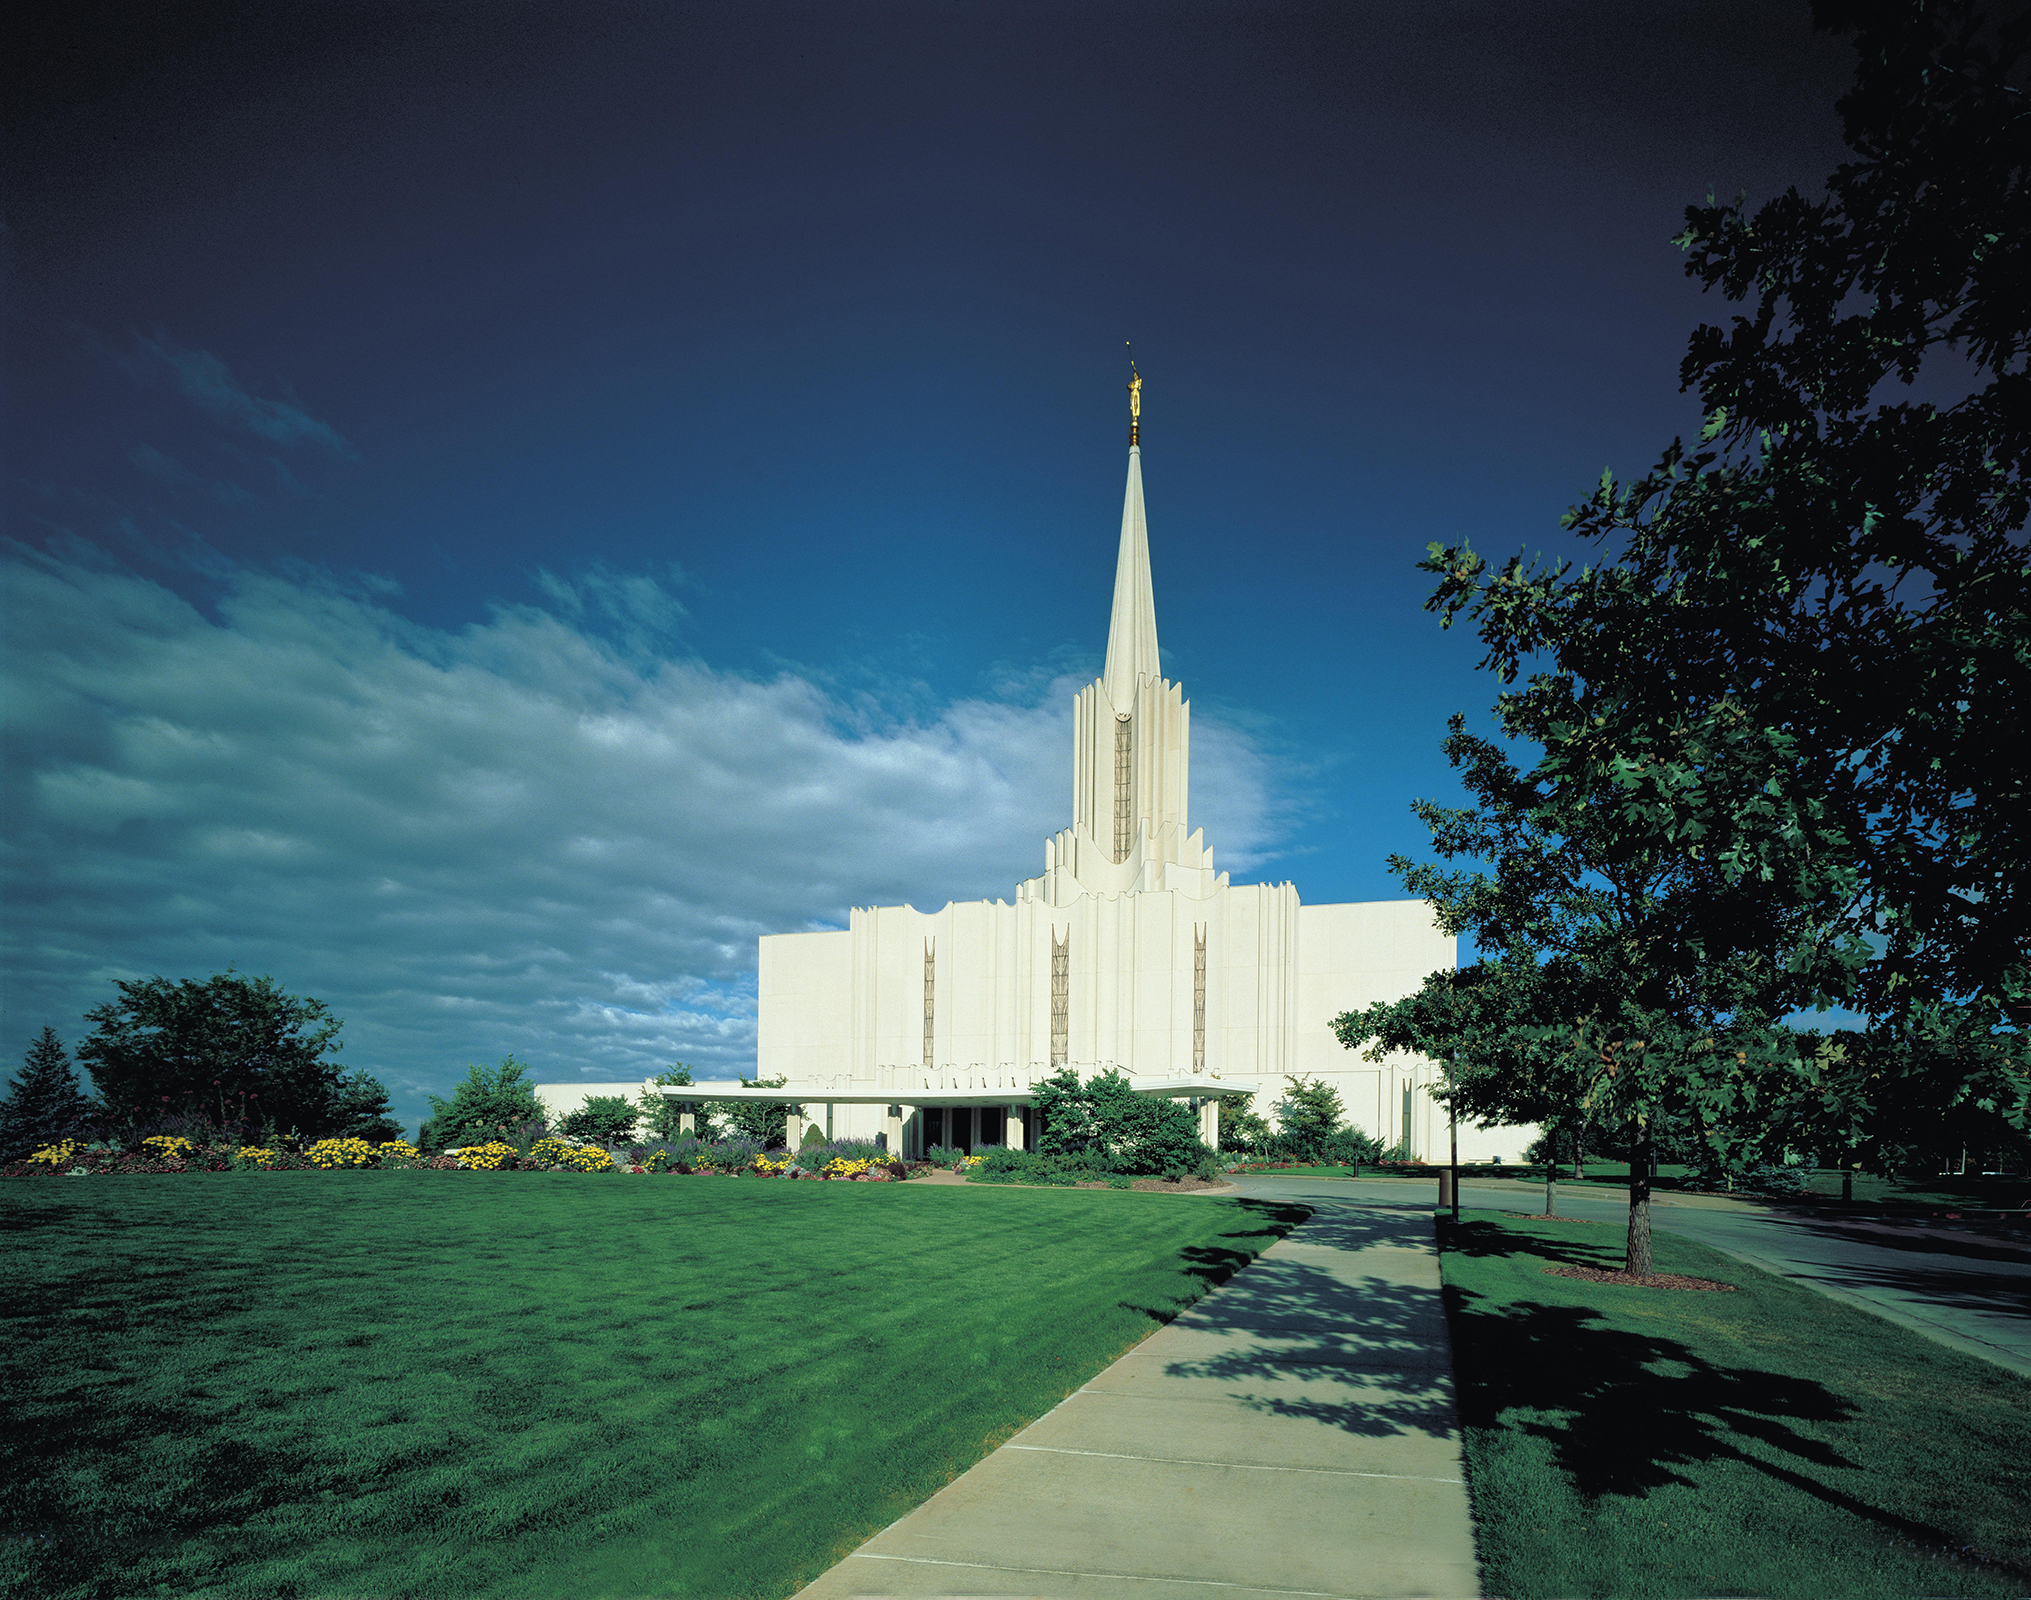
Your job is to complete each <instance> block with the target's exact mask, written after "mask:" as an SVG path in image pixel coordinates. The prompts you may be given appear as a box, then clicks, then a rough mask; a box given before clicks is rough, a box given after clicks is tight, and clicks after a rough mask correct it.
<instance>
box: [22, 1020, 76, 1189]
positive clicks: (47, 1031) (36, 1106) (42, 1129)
mask: <svg viewBox="0 0 2031 1600" xmlns="http://www.w3.org/2000/svg"><path fill="white" fill-rule="evenodd" d="M92 1109H93V1107H92V1102H91V1101H90V1100H88V1099H87V1098H86V1097H85V1095H84V1093H83V1091H82V1090H80V1089H79V1087H78V1075H77V1073H76V1071H75V1070H74V1069H73V1068H72V1067H71V1063H70V1057H69V1056H68V1055H66V1054H65V1053H64V1047H63V1041H62V1040H61V1039H59V1038H58V1037H57V1036H56V1029H54V1028H44V1029H43V1030H42V1032H41V1033H39V1034H37V1035H36V1038H35V1042H34V1043H33V1044H31V1045H30V1046H29V1047H28V1053H27V1055H26V1056H25V1057H24V1058H23V1061H22V1069H21V1076H20V1077H18V1078H10V1079H8V1080H7V1097H6V1098H5V1099H4V1100H0V1160H4V1161H19V1160H20V1159H21V1158H22V1157H23V1156H25V1155H27V1154H28V1152H29V1151H31V1150H35V1149H38V1148H40V1147H41V1146H43V1145H47V1144H53V1143H55V1142H56V1141H57V1140H59V1139H62V1138H64V1137H65V1136H66V1135H68V1134H70V1133H73V1132H75V1131H76V1130H77V1129H78V1127H79V1125H80V1124H81V1123H83V1122H84V1121H85V1119H86V1118H87V1117H88V1116H90V1115H91V1112H92Z"/></svg>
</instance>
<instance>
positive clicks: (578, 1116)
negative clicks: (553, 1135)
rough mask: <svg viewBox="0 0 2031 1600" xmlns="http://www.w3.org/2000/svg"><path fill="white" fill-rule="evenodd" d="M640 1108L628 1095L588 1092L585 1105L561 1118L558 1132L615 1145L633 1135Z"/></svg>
mask: <svg viewBox="0 0 2031 1600" xmlns="http://www.w3.org/2000/svg"><path fill="white" fill-rule="evenodd" d="M641 1115H642V1113H641V1108H640V1107H638V1106H637V1105H636V1104H635V1103H634V1102H633V1101H632V1100H630V1099H629V1098H628V1097H627V1096H626V1095H621V1094H595V1095H588V1096H587V1097H586V1102H585V1104H584V1105H582V1106H580V1107H579V1108H578V1109H577V1110H576V1111H572V1112H568V1113H566V1115H565V1116H564V1117H563V1118H562V1119H561V1120H559V1122H558V1124H557V1131H558V1132H559V1133H561V1134H563V1135H564V1136H565V1137H566V1138H569V1139H594V1140H597V1141H598V1142H599V1143H600V1144H602V1145H607V1146H612V1145H617V1144H619V1143H621V1142H622V1141H623V1140H624V1139H629V1138H632V1137H633V1136H634V1132H635V1124H636V1123H637V1122H638V1121H640V1120H641Z"/></svg>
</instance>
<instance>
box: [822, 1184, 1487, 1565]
mask: <svg viewBox="0 0 2031 1600" xmlns="http://www.w3.org/2000/svg"><path fill="white" fill-rule="evenodd" d="M1464 1476H1465V1475H1464V1473H1463V1472H1462V1471H1461V1467H1460V1445H1459V1437H1458V1432H1457V1429H1456V1427H1455V1423H1454V1417H1453V1396H1452V1353H1451V1347H1450V1344H1449V1342H1448V1339H1447V1334H1446V1324H1445V1314H1444V1311H1443V1309H1442V1308H1441V1305H1440V1301H1439V1263H1438V1252H1437V1249H1436V1247H1435V1246H1434V1244H1433V1239H1432V1224H1431V1219H1430V1217H1429V1216H1417V1215H1409V1216H1406V1215H1405V1214H1404V1213H1402V1212H1394V1213H1392V1212H1389V1211H1384V1210H1379V1209H1378V1210H1366V1209H1363V1208H1360V1207H1356V1206H1335V1205H1333V1204H1332V1203H1331V1202H1325V1203H1324V1209H1322V1210H1321V1211H1320V1212H1319V1213H1318V1214H1317V1215H1315V1216H1314V1217H1313V1218H1312V1219H1311V1220H1310V1221H1309V1222H1307V1223H1306V1224H1305V1225H1304V1226H1303V1227H1302V1228H1300V1229H1298V1230H1297V1231H1296V1232H1295V1233H1293V1234H1291V1235H1290V1236H1289V1237H1288V1238H1286V1239H1284V1240H1281V1241H1280V1242H1278V1243H1277V1244H1275V1245H1273V1246H1271V1247H1270V1248H1269V1249H1268V1250H1267V1251H1265V1252H1264V1253H1263V1255H1262V1256H1261V1257H1260V1258H1259V1259H1258V1260H1257V1261H1256V1262H1255V1263H1254V1264H1253V1265H1251V1266H1249V1267H1248V1268H1246V1269H1245V1270H1244V1271H1242V1272H1240V1273H1239V1274H1237V1275H1236V1276H1235V1277H1234V1278H1232V1279H1231V1280H1230V1281H1229V1282H1228V1283H1227V1284H1226V1285H1224V1286H1223V1287H1222V1288H1220V1289H1218V1290H1216V1291H1215V1292H1214V1293H1213V1294H1211V1295H1209V1296H1207V1298H1206V1299H1204V1300H1202V1301H1200V1302H1199V1304H1198V1305H1196V1306H1194V1307H1193V1308H1192V1309H1191V1310H1190V1311H1188V1312H1186V1313H1185V1314H1184V1315H1183V1316H1181V1317H1179V1318H1178V1319H1177V1320H1176V1321H1175V1322H1173V1323H1171V1324H1169V1325H1168V1326H1167V1327H1164V1328H1161V1329H1159V1330H1158V1331H1157V1332H1156V1333H1154V1334H1152V1335H1151V1336H1150V1337H1149V1338H1148V1339H1145V1340H1144V1341H1143V1342H1142V1343H1141V1344H1139V1345H1137V1346H1136V1347H1135V1349H1133V1350H1131V1351H1130V1352H1129V1353H1128V1354H1127V1355H1125V1356H1123V1357H1122V1358H1121V1359H1120V1360H1119V1361H1117V1362H1115V1363H1114V1365H1113V1366H1111V1367H1109V1368H1108V1369H1107V1370H1106V1371H1104V1372H1102V1373H1100V1374H1099V1375H1098V1376H1097V1377H1095V1378H1094V1379H1093V1381H1092V1382H1090V1383H1088V1384H1087V1385H1086V1386H1085V1387H1084V1388H1083V1389H1080V1390H1079V1391H1078V1392H1077V1393H1075V1394H1073V1395H1072V1396H1070V1397H1069V1398H1068V1399H1066V1400H1065V1401H1064V1402H1063V1403H1062V1404H1061V1405H1059V1406H1058V1407H1057V1408H1056V1409H1055V1410H1053V1411H1051V1412H1050V1413H1049V1414H1048V1415H1046V1416H1044V1417H1042V1418H1041V1419H1039V1420H1038V1421H1037V1422H1035V1423H1033V1424H1032V1425H1031V1426H1030V1427H1029V1428H1027V1429H1025V1430H1024V1431H1023V1432H1022V1433H1020V1434H1018V1435H1017V1436H1016V1437H1015V1438H1014V1439H1012V1440H1010V1441H1009V1442H1008V1443H1007V1444H1005V1445H1003V1446H1002V1447H1001V1448H1000V1449H999V1450H997V1451H995V1452H994V1453H993V1454H992V1455H990V1456H988V1457H987V1459H986V1460H984V1461H982V1462H980V1463H979V1465H977V1466H975V1467H974V1468H973V1469H972V1470H971V1471H969V1472H967V1473H965V1474H964V1475H962V1476H961V1477H960V1478H958V1479H957V1480H955V1481H954V1482H953V1483H951V1484H948V1485H947V1486H946V1487H945V1488H944V1489H942V1490H940V1491H939V1492H938V1493H937V1494H936V1495H934V1496H932V1498H931V1499H929V1500H927V1501H926V1502H925V1503H924V1504H923V1505H921V1506H919V1507H918V1508H917V1509H916V1510H915V1511H912V1512H911V1513H910V1514H909V1515H908V1516H906V1517H904V1518H902V1519H901V1520H900V1521H899V1522H896V1523H894V1524H892V1525H891V1526H890V1527H888V1528H886V1529H884V1530H883V1531H882V1532H881V1533H879V1534H877V1535H876V1536H875V1537H874V1538H872V1539H870V1540H869V1541H868V1542H867V1543H866V1544H864V1545H863V1546H861V1548H860V1549H858V1550H856V1551H855V1552H854V1553H853V1554H852V1555H850V1556H848V1557H847V1558H846V1559H845V1560H844V1561H842V1562H841V1563H840V1564H839V1565H838V1566H836V1567H834V1568H832V1570H831V1571H829V1572H827V1573H825V1574H824V1575H823V1576H821V1577H820V1578H819V1579H818V1580H817V1581H816V1582H815V1583H813V1584H811V1585H810V1586H808V1587H807V1588H805V1589H803V1590H802V1591H800V1593H801V1594H802V1595H803V1596H806V1597H809V1600H833V1597H840V1596H873V1595H899V1596H929V1595H1055V1596H1066V1597H1070V1600H1112V1597H1114V1596H1135V1597H1138V1600H1165V1597H1169V1596H1178V1597H1181V1600H1182V1597H1185V1596H1212V1595H1217V1594H1229V1595H1237V1596H1241V1595H1251V1594H1259V1595H1316V1596H1333V1597H1358V1596H1384V1595H1387V1596H1434V1597H1447V1600H1453V1597H1461V1596H1474V1595H1478V1594H1479V1593H1480V1588H1479V1584H1478V1581H1477V1574H1476V1568H1475V1562H1474V1535H1473V1528H1472V1525H1471V1523H1470V1521H1469V1519H1468V1513H1467V1491H1466V1486H1465V1484H1464V1482H1463V1481H1462V1480H1463V1478H1464Z"/></svg>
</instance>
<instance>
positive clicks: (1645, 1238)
mask: <svg viewBox="0 0 2031 1600" xmlns="http://www.w3.org/2000/svg"><path fill="white" fill-rule="evenodd" d="M1653 1149H1654V1146H1653V1145H1652V1144H1651V1140H1650V1129H1649V1127H1648V1126H1647V1125H1646V1126H1645V1127H1644V1129H1643V1132H1642V1133H1641V1134H1639V1135H1638V1136H1637V1140H1636V1146H1635V1148H1634V1149H1632V1150H1631V1151H1630V1152H1629V1250H1628V1258H1627V1260H1625V1261H1624V1262H1623V1266H1624V1268H1625V1269H1626V1270H1627V1271H1629V1272H1632V1273H1635V1274H1636V1275H1637V1276H1639V1277H1648V1276H1649V1275H1650V1272H1651V1265H1650V1177H1651V1172H1650V1167H1651V1155H1652V1151H1653Z"/></svg>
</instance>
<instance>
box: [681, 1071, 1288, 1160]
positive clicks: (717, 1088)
mask: <svg viewBox="0 0 2031 1600" xmlns="http://www.w3.org/2000/svg"><path fill="white" fill-rule="evenodd" d="M1081 1076H1082V1077H1083V1076H1086V1074H1081ZM645 1087H648V1088H650V1089H652V1090H653V1091H654V1092H655V1093H657V1094H660V1095H662V1096H663V1097H664V1098H665V1099H668V1100H671V1101H674V1102H675V1103H677V1104H678V1105H680V1106H688V1105H693V1104H697V1103H700V1102H706V1101H711V1102H725V1101H746V1102H748V1103H749V1104H755V1105H772V1106H788V1107H789V1108H790V1129H789V1143H790V1147H791V1148H792V1149H795V1148H796V1146H797V1145H798V1143H799V1142H800V1141H801V1140H802V1138H803V1135H804V1126H805V1124H806V1123H809V1122H817V1123H818V1124H819V1126H821V1127H822V1126H828V1125H829V1126H831V1127H832V1128H833V1129H834V1132H835V1136H836V1137H839V1138H861V1139H866V1138H872V1139H874V1140H876V1141H877V1142H878V1143H880V1144H881V1145H882V1147H883V1148H884V1149H886V1150H889V1151H891V1152H893V1153H895V1154H899V1155H908V1156H920V1155H922V1154H923V1153H924V1152H925V1151H926V1150H929V1149H931V1148H933V1147H934V1146H938V1145H944V1146H947V1147H956V1148H958V1149H962V1150H965V1151H966V1152H967V1153H968V1154H971V1153H972V1152H974V1151H976V1150H980V1149H985V1148H993V1147H998V1146H1002V1145H1012V1146H1014V1147H1015V1148H1016V1149H1019V1150H1031V1149H1035V1148H1036V1134H1037V1119H1036V1114H1035V1111H1034V1109H1033V1108H1034V1104H1035V1094H1034V1091H1033V1088H1032V1087H1029V1086H1025V1087H1024V1088H1022V1089H1016V1088H1013V1087H1010V1088H1000V1089H951V1088H946V1089H936V1090H923V1091H917V1092H910V1093H904V1094H903V1095H901V1096H900V1098H898V1097H896V1096H894V1095H890V1094H883V1093H875V1094H866V1093H854V1092H852V1090H851V1089H844V1090H843V1089H842V1087H841V1086H840V1085H838V1084H811V1085H807V1086H803V1088H804V1089H808V1090H809V1093H808V1094H806V1093H804V1092H801V1090H800V1086H799V1085H797V1084H788V1083H786V1084H784V1085H782V1086H781V1087H780V1088H762V1089H758V1088H750V1087H748V1086H746V1085H745V1084H740V1083H691V1084H685V1085H683V1086H682V1087H678V1088H672V1087H669V1086H667V1085H663V1084H651V1085H647V1086H645ZM1135 1089H1136V1092H1137V1093H1138V1094H1149V1095H1156V1096H1159V1097H1161V1098H1164V1099H1171V1100H1182V1101H1184V1102H1185V1103H1186V1104H1187V1105H1188V1106H1190V1107H1191V1109H1192V1110H1193V1111H1195V1112H1196V1113H1197V1115H1198V1117H1199V1137H1200V1138H1201V1139H1204V1140H1205V1141H1206V1143H1207V1145H1208V1146H1209V1147H1213V1146H1217V1145H1218V1143H1219V1134H1220V1123H1219V1116H1220V1112H1219V1103H1220V1100H1221V1098H1222V1095H1223V1086H1222V1085H1220V1084H1217V1083H1216V1084H1208V1083H1203V1082H1200V1083H1186V1082H1169V1083H1148V1084H1143V1083H1138V1084H1136V1085H1135ZM1224 1092H1226V1093H1231V1094H1236V1095H1241V1094H1247V1093H1248V1092H1249V1091H1248V1090H1247V1089H1245V1088H1241V1087H1238V1086H1237V1087H1235V1088H1233V1089H1231V1090H1225V1091H1224ZM814 1102H816V1103H822V1104H823V1106H824V1110H823V1111H822V1112H818V1113H816V1115H814ZM849 1109H851V1110H855V1111H861V1112H863V1113H866V1112H869V1111H872V1112H874V1113H875V1115H874V1116H869V1115H865V1114H863V1115H860V1116H854V1115H851V1114H848V1115H845V1116H842V1115H841V1113H842V1112H849ZM877 1118H878V1121H877ZM843 1123H844V1124H851V1125H852V1126H853V1127H854V1128H855V1130H856V1131H853V1132H851V1133H849V1132H847V1131H845V1130H844V1129H843V1128H842V1127H841V1124H843ZM684 1126H685V1127H687V1128H688V1127H689V1126H690V1118H689V1116H688V1115H686V1117H685V1118H684Z"/></svg>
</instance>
